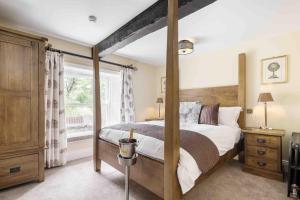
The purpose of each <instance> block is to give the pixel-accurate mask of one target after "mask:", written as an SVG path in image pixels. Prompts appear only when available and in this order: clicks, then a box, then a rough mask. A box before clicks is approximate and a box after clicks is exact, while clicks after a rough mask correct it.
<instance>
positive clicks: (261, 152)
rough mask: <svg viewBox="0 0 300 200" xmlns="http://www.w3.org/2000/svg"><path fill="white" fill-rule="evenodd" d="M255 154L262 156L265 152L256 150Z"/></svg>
mask: <svg viewBox="0 0 300 200" xmlns="http://www.w3.org/2000/svg"><path fill="white" fill-rule="evenodd" d="M257 154H258V155H261V156H263V155H265V154H266V151H264V150H257Z"/></svg>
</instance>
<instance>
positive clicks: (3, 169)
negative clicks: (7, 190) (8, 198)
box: [0, 154, 38, 188]
mask: <svg viewBox="0 0 300 200" xmlns="http://www.w3.org/2000/svg"><path fill="white" fill-rule="evenodd" d="M37 175H38V154H33V155H27V156H22V157H14V158H9V159H4V160H0V188H3V187H6V186H10V185H15V184H16V183H22V182H25V181H31V180H35V179H37Z"/></svg>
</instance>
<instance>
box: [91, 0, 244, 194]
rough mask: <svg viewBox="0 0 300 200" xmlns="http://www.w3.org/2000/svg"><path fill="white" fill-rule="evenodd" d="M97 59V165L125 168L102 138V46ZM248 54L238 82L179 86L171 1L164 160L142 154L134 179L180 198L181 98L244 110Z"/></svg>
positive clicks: (133, 171)
mask: <svg viewBox="0 0 300 200" xmlns="http://www.w3.org/2000/svg"><path fill="white" fill-rule="evenodd" d="M93 55H94V57H93V60H94V92H95V93H94V96H95V99H94V100H95V101H94V102H95V106H94V115H95V122H94V129H95V130H94V157H93V159H94V169H95V171H100V169H101V161H105V162H106V163H108V164H110V165H111V166H113V167H114V168H116V169H117V170H119V171H121V172H124V170H123V169H122V167H120V166H119V165H118V161H117V154H118V151H119V150H118V146H117V145H115V144H112V143H110V142H107V141H105V140H103V139H100V137H99V134H100V132H101V106H100V105H101V104H100V80H99V79H100V76H99V72H100V70H99V62H98V61H99V49H97V48H96V47H94V48H93ZM245 59H246V57H245V54H240V55H239V83H238V85H233V86H225V87H211V88H199V89H189V90H179V68H178V1H177V0H169V1H168V41H167V70H166V79H167V82H166V88H167V89H166V107H165V110H166V111H165V113H166V115H165V129H164V161H160V160H157V159H153V158H150V157H148V156H144V155H140V156H139V157H138V162H137V164H136V165H135V166H134V167H133V168H132V169H131V179H132V180H134V181H135V182H137V183H139V184H141V185H142V186H144V187H145V188H147V189H148V190H150V191H152V192H153V193H155V194H157V195H158V196H160V197H162V198H164V199H167V200H177V199H180V198H181V196H182V193H181V188H180V185H179V181H178V178H177V165H178V162H179V154H180V151H179V150H180V147H179V139H180V133H179V132H180V130H179V102H180V101H200V102H201V103H202V104H206V105H210V104H214V103H219V104H220V105H221V106H223V107H229V106H239V107H241V108H242V109H243V110H245V99H246V98H245V94H246V93H245V84H246V80H245V73H246V72H245V67H246V66H245ZM238 123H239V126H240V128H243V127H244V126H245V115H244V112H243V111H242V112H241V114H240V117H239V121H238ZM239 146H240V143H236V144H235V146H234V148H233V149H231V150H230V151H228V152H227V153H226V154H225V155H223V156H221V157H220V159H219V161H218V162H217V164H216V165H215V166H214V167H213V168H211V169H210V170H209V171H208V172H206V173H204V174H202V175H201V176H200V177H199V178H198V179H197V180H196V183H199V182H201V180H203V179H204V178H205V177H207V176H209V175H210V174H211V173H213V172H214V171H215V170H216V169H217V168H219V167H220V166H222V164H223V163H224V162H225V161H227V160H230V159H232V158H233V157H235V156H236V155H238V153H239V152H240V149H239Z"/></svg>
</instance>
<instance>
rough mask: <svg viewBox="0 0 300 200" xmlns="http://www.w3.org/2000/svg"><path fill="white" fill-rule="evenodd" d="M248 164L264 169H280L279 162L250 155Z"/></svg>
mask: <svg viewBox="0 0 300 200" xmlns="http://www.w3.org/2000/svg"><path fill="white" fill-rule="evenodd" d="M246 165H248V166H250V167H255V168H259V169H264V170H270V171H274V172H277V171H279V166H278V162H276V161H270V160H266V159H261V158H256V157H252V156H249V157H247V158H246Z"/></svg>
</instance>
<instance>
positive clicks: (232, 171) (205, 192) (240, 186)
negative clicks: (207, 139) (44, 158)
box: [0, 159, 288, 200]
mask: <svg viewBox="0 0 300 200" xmlns="http://www.w3.org/2000/svg"><path fill="white" fill-rule="evenodd" d="M0 199H1V200H118V199H120V200H122V199H124V192H123V176H122V174H120V173H119V172H117V171H116V170H114V169H113V168H112V167H110V166H108V165H106V164H103V168H102V174H98V173H96V172H94V171H93V165H92V161H91V159H83V160H80V161H76V162H72V163H69V164H68V165H67V166H65V167H60V168H56V169H51V170H47V171H46V180H45V182H43V183H40V184H37V183H31V184H25V185H22V186H19V187H15V188H11V189H7V190H3V191H0ZM131 199H132V200H143V199H147V200H156V199H159V198H158V197H156V196H155V195H153V194H152V193H150V192H148V191H147V190H145V189H144V188H142V187H141V186H139V185H137V184H135V183H131ZM184 199H185V200H287V199H288V198H286V184H285V183H281V182H278V181H273V180H269V179H265V178H262V177H258V176H254V175H251V174H248V173H244V172H242V171H241V165H240V164H239V163H238V162H237V161H231V162H230V163H228V164H226V165H224V167H222V168H221V169H219V170H218V171H217V172H215V173H214V174H213V175H212V176H210V177H209V178H208V179H206V180H205V181H204V182H202V183H201V184H200V185H198V186H197V187H196V188H194V189H193V190H192V191H191V192H190V193H189V194H188V195H187V196H186V197H184Z"/></svg>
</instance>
